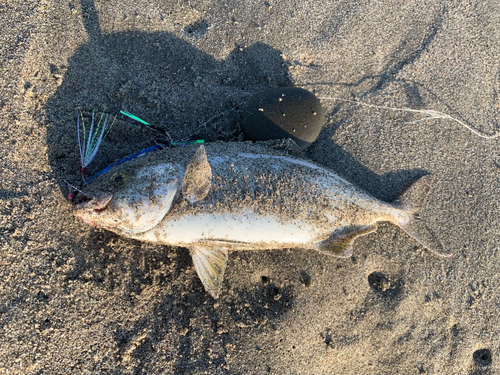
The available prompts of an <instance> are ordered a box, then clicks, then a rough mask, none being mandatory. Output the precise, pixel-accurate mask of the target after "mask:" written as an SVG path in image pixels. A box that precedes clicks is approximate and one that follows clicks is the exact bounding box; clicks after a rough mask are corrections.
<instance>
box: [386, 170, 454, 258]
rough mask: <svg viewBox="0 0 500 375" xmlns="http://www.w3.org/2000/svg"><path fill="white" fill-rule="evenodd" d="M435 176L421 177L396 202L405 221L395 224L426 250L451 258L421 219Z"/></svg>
mask: <svg viewBox="0 0 500 375" xmlns="http://www.w3.org/2000/svg"><path fill="white" fill-rule="evenodd" d="M433 182H434V176H431V175H426V176H423V177H420V178H419V179H418V180H417V181H415V182H414V183H413V184H411V185H410V186H409V187H408V188H407V189H406V190H405V191H404V192H403V193H402V194H401V195H400V196H399V198H398V199H396V201H394V202H393V203H394V205H395V206H396V207H398V208H400V209H402V210H403V211H405V213H406V215H404V219H401V220H398V221H397V222H395V224H396V225H398V226H399V227H400V228H401V229H403V230H404V231H405V232H406V233H407V234H408V235H410V236H411V237H412V238H414V239H415V240H416V241H418V242H419V243H421V244H422V245H423V246H424V247H425V248H426V249H428V250H430V251H432V252H433V253H435V254H437V255H439V256H441V257H450V256H451V254H448V253H447V252H446V250H445V248H444V247H443V245H442V244H441V242H439V240H438V239H437V238H436V236H435V235H434V233H432V232H431V230H430V229H429V228H427V226H426V225H425V224H424V223H423V222H422V220H421V219H420V217H419V212H420V209H421V208H422V207H423V206H424V205H425V201H426V198H427V195H428V194H429V192H430V191H431V188H432V183H433Z"/></svg>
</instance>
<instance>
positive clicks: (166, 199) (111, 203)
mask: <svg viewBox="0 0 500 375" xmlns="http://www.w3.org/2000/svg"><path fill="white" fill-rule="evenodd" d="M182 177H183V173H182V169H181V167H180V166H178V165H176V164H171V163H164V164H159V165H153V166H143V167H141V168H135V169H134V168H132V167H127V166H126V165H125V166H123V167H115V168H113V169H112V170H110V171H108V172H106V173H105V174H103V175H101V176H99V177H98V178H97V179H96V180H94V181H93V182H92V183H91V184H90V185H89V186H88V187H87V189H85V191H84V194H85V196H86V197H87V200H86V201H84V202H81V203H79V204H77V205H75V207H74V208H73V213H74V215H75V216H76V217H78V218H80V219H81V220H83V221H84V222H86V223H87V224H90V225H93V226H97V227H100V228H104V229H107V230H110V231H112V232H115V233H118V234H122V235H127V234H130V235H131V234H137V233H143V232H146V231H148V230H150V229H152V228H154V227H155V226H156V225H158V224H159V223H160V221H161V220H162V219H163V218H164V217H165V215H166V214H167V213H168V212H169V211H170V209H171V208H172V205H173V203H174V201H175V199H176V198H177V196H178V195H179V192H180V190H181V188H182Z"/></svg>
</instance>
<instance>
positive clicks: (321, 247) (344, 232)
mask: <svg viewBox="0 0 500 375" xmlns="http://www.w3.org/2000/svg"><path fill="white" fill-rule="evenodd" d="M375 230H377V227H376V226H375V225H365V226H362V227H359V226H358V227H345V228H342V229H339V230H337V231H335V232H333V233H332V235H331V236H330V237H329V238H327V239H326V240H324V241H321V242H320V243H318V244H317V245H316V250H318V251H319V252H320V253H324V254H327V255H331V256H335V257H339V258H349V257H350V256H351V255H352V254H351V245H352V243H353V241H354V239H355V238H356V237H359V236H364V235H366V234H368V233H372V232H374V231H375Z"/></svg>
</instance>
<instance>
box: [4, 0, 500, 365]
mask: <svg viewBox="0 0 500 375" xmlns="http://www.w3.org/2000/svg"><path fill="white" fill-rule="evenodd" d="M499 21H500V9H499V6H498V2H497V1H474V0H473V1H454V2H443V1H438V0H423V1H416V0H411V1H395V0H388V1H375V0H372V1H369V0H365V1H329V2H324V1H319V0H307V1H300V2H299V1H292V0H286V1H246V2H244V4H243V2H240V1H234V0H228V1H215V0H214V1H198V0H191V1H169V0H167V1H157V0H146V1H142V2H138V1H132V0H121V1H90V0H81V2H80V1H77V0H69V1H61V0H39V1H29V2H26V1H21V0H5V1H3V2H2V4H1V5H0V69H1V74H0V136H1V137H0V142H1V147H0V173H1V176H2V178H1V180H0V249H1V258H0V283H1V286H0V372H1V373H5V374H33V375H34V374H62V373H68V374H96V373H101V374H161V373H164V374H203V373H210V374H228V375H229V374H231V375H232V374H265V373H270V374H475V375H479V374H485V375H486V374H494V373H498V372H499V371H500V370H499V369H500V361H499V360H498V358H499V357H498V356H499V353H500V345H499V341H498V337H499V335H500V316H499V314H498V306H499V304H500V289H499V285H500V280H499V279H500V269H499V268H500V267H499V264H500V262H499V261H500V251H499V249H500V240H499V238H500V236H499V228H500V219H499V215H498V212H499V204H498V197H499V196H500V168H499V167H498V165H499V164H500V149H499V144H498V142H499V140H498V139H497V140H486V139H482V138H479V137H477V136H475V135H473V134H472V133H470V132H469V131H467V130H466V129H463V128H461V127H460V126H459V125H457V124H456V123H454V122H451V121H447V120H432V121H424V122H418V123H410V122H412V121H415V120H418V119H419V118H421V117H419V116H418V115H415V114H412V113H399V112H391V111H386V110H376V109H374V108H367V107H359V106H355V105H351V104H346V103H335V102H331V101H324V102H323V105H324V106H325V108H326V110H327V122H326V126H325V128H324V129H323V131H322V132H321V134H320V136H319V138H318V140H317V141H316V143H315V144H314V145H313V146H312V147H311V148H309V149H308V150H307V151H306V155H305V156H306V157H308V158H309V159H311V160H312V161H314V162H316V163H319V164H322V165H325V166H327V167H328V168H331V169H332V170H334V171H336V172H337V173H338V174H339V175H340V176H342V177H344V178H346V179H348V180H350V181H351V182H353V183H355V184H356V185H358V186H359V187H361V188H363V189H365V190H367V191H368V192H369V193H371V194H372V195H374V196H375V197H377V198H380V199H384V200H391V199H393V198H395V196H396V195H397V192H398V191H399V190H400V189H402V188H403V187H404V186H406V185H407V184H408V183H409V182H411V181H412V180H413V179H414V178H416V177H418V176H421V175H422V174H425V173H432V174H434V175H435V176H436V183H435V186H434V189H433V191H432V192H431V194H430V196H429V200H428V204H427V206H426V207H425V209H424V210H423V212H422V218H423V220H425V222H426V223H427V224H428V226H429V227H430V228H432V229H433V230H434V231H435V232H436V234H437V236H438V238H439V239H440V240H441V241H442V242H443V244H444V245H445V246H446V247H447V249H448V250H449V251H450V252H452V253H454V257H453V258H452V259H439V258H437V257H436V256H434V255H432V254H427V253H423V252H422V249H421V248H420V247H419V246H418V244H417V243H415V242H414V241H413V240H412V239H411V238H409V237H408V236H406V235H405V234H404V233H403V232H402V231H400V230H399V229H398V228H396V227H394V226H391V225H389V224H387V225H381V226H380V227H379V230H378V231H377V232H376V233H373V234H370V235H368V236H366V237H363V238H360V239H359V240H358V241H357V242H356V244H355V247H354V251H353V253H354V257H353V258H352V259H350V260H342V261H340V260H337V259H332V258H328V257H326V256H325V255H322V254H319V253H315V252H313V251H305V250H300V249H294V250H286V251H261V252H235V253H232V254H231V255H230V259H229V265H228V270H227V274H226V277H225V282H224V289H223V294H222V296H221V298H220V299H219V300H218V301H217V302H215V301H214V300H213V299H212V298H211V297H209V295H208V294H207V293H206V292H204V290H203V286H202V284H201V282H200V281H199V279H198V278H197V277H196V272H195V270H194V268H193V264H192V261H191V259H190V257H189V254H188V252H187V250H186V249H182V248H168V247H164V246H153V245H150V244H144V243H140V242H137V241H131V240H127V239H124V238H120V237H117V236H116V235H114V234H111V233H107V232H102V231H99V230H96V229H93V228H90V227H89V226H87V225H85V224H84V223H82V222H79V221H78V220H77V219H75V218H74V217H73V216H72V215H71V211H70V208H71V207H70V204H69V203H68V202H67V200H66V195H67V189H66V186H65V184H64V183H63V182H62V180H63V179H66V180H68V181H70V182H72V183H75V184H79V183H80V176H79V155H78V147H77V140H76V116H77V114H78V113H79V111H83V112H84V113H85V114H89V113H90V112H91V111H92V109H98V110H101V109H103V108H106V110H107V111H108V112H110V113H118V112H119V110H125V111H128V112H131V113H133V114H135V115H137V116H139V117H141V118H143V119H145V120H147V121H148V122H150V123H152V124H155V125H157V126H159V127H161V128H163V129H166V130H168V131H169V132H170V134H171V135H172V136H173V137H174V138H176V139H181V138H183V137H186V136H190V135H193V136H196V137H197V138H205V139H206V140H207V141H214V140H231V141H235V140H238V139H240V138H241V132H240V128H239V119H240V114H241V113H240V112H239V111H240V109H239V108H240V107H241V105H242V104H244V103H245V102H246V101H247V100H248V99H249V98H250V97H252V96H253V95H255V94H257V93H259V92H262V91H265V90H267V89H269V88H273V87H282V86H288V85H292V84H295V85H296V86H299V87H304V88H306V89H308V90H311V91H314V92H315V93H316V95H317V96H319V97H338V98H345V99H353V98H355V99H357V100H362V101H364V102H367V103H370V104H376V105H386V106H393V107H411V108H415V109H421V108H428V109H434V110H439V111H443V112H446V113H449V114H450V115H452V116H454V117H456V118H458V119H460V120H462V121H464V122H466V123H468V124H470V125H471V126H473V127H475V128H477V129H479V130H481V131H484V132H487V133H492V132H493V131H494V126H495V124H496V123H498V121H499V116H500V114H499V110H500V102H499V98H498V92H499V86H498V85H499V83H498V82H499V80H498V78H499V66H498V56H499V54H500V30H499V28H500V22H499ZM220 114H222V116H218V117H214V116H217V115H220ZM209 119H213V120H211V121H208V120H209ZM156 137H157V134H156V133H154V132H153V131H151V130H147V129H142V128H140V127H139V126H138V125H137V124H136V123H133V122H131V121H125V119H121V120H119V121H117V124H116V126H115V129H114V130H113V132H112V133H111V134H110V136H109V137H108V138H107V139H106V141H105V142H104V144H103V146H102V149H101V150H100V152H99V154H98V156H97V158H96V160H95V162H93V163H92V164H91V166H90V167H89V173H93V172H96V171H98V170H99V169H100V168H102V167H105V166H107V165H109V164H110V163H112V162H114V161H116V160H119V159H120V158H121V157H123V156H125V155H128V154H131V153H133V152H136V151H138V150H140V149H142V148H144V147H147V146H149V145H151V144H152V142H153V140H154V138H156ZM479 349H489V350H490V351H491V355H492V361H488V360H487V358H486V360H485V361H482V362H481V361H479V362H478V361H475V360H474V358H473V353H474V352H475V351H476V350H479ZM476 358H478V357H477V356H476ZM480 365H482V367H481V366H480Z"/></svg>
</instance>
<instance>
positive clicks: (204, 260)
mask: <svg viewBox="0 0 500 375" xmlns="http://www.w3.org/2000/svg"><path fill="white" fill-rule="evenodd" d="M190 252H191V257H192V258H193V264H194V268H196V272H198V276H199V277H200V279H201V282H202V283H203V286H204V287H205V290H206V291H207V292H208V293H210V295H211V296H212V297H214V298H218V297H219V294H220V291H221V289H222V280H223V279H224V271H225V270H226V265H227V250H224V249H216V250H211V249H210V250H209V249H206V248H203V247H196V248H192V249H191V251H190Z"/></svg>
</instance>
